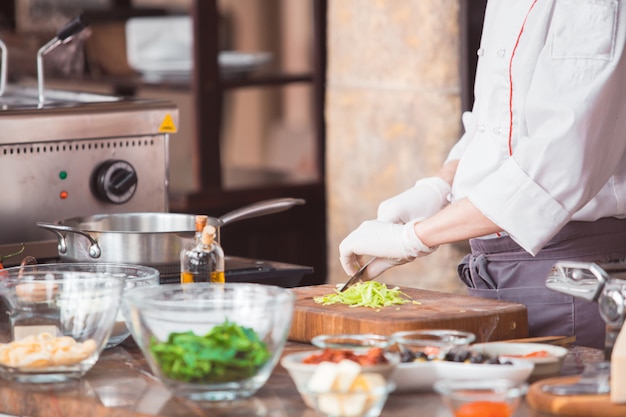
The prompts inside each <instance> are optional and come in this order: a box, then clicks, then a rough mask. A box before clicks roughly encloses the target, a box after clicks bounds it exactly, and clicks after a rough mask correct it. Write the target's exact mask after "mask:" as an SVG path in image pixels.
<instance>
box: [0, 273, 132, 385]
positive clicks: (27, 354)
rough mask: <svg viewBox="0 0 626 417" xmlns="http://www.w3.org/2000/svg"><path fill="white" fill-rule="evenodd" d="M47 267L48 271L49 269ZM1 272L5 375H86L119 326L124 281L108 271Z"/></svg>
mask: <svg viewBox="0 0 626 417" xmlns="http://www.w3.org/2000/svg"><path fill="white" fill-rule="evenodd" d="M43 269H45V270H43ZM43 269H42V270H34V269H30V268H9V269H5V270H0V298H1V300H2V303H3V304H4V306H3V310H4V311H5V312H6V316H5V315H2V316H3V317H8V322H5V323H2V325H1V326H0V342H1V343H0V376H1V377H2V378H4V379H7V380H11V381H18V382H25V383H58V382H65V381H68V380H73V379H77V378H80V377H82V376H83V375H84V374H85V373H86V372H87V371H88V370H89V369H91V367H92V366H93V365H94V364H95V363H96V361H97V360H98V358H99V356H100V353H101V352H102V350H103V349H104V347H105V345H106V343H107V340H108V338H109V335H110V334H111V331H112V329H113V324H114V321H115V317H116V314H117V311H118V308H119V305H120V299H121V295H122V291H123V289H124V280H123V278H121V277H118V276H113V275H111V274H107V273H104V272H88V271H70V270H55V269H54V268H43Z"/></svg>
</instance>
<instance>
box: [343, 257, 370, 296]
mask: <svg viewBox="0 0 626 417" xmlns="http://www.w3.org/2000/svg"><path fill="white" fill-rule="evenodd" d="M374 259H376V257H373V258H372V259H370V260H369V261H367V262H366V263H365V265H363V266H362V267H361V268H360V269H359V270H358V271H356V273H355V274H354V275H352V276H351V277H350V279H349V280H348V282H346V283H345V284H344V286H343V287H341V289H340V290H339V292H344V291H345V290H347V289H348V288H350V287H351V286H353V285H354V284H356V283H357V282H359V281H363V279H362V278H361V277H362V276H363V273H364V272H365V270H366V269H367V267H368V266H369V265H370V264H371V263H372V261H373V260H374ZM371 280H372V278H369V279H366V280H365V281H371Z"/></svg>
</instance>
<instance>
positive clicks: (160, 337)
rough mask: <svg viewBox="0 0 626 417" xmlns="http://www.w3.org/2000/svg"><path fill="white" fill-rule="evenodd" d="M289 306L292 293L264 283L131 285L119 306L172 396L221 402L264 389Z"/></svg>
mask: <svg viewBox="0 0 626 417" xmlns="http://www.w3.org/2000/svg"><path fill="white" fill-rule="evenodd" d="M294 303H295V296H294V294H293V292H292V291H290V290H288V289H285V288H279V287H275V286H271V285H261V284H245V283H226V284H214V283H191V284H167V285H160V286H157V287H148V288H133V289H130V290H127V291H125V292H124V297H123V303H122V306H123V311H124V317H125V318H126V323H127V324H128V326H129V328H130V331H131V334H132V336H133V338H134V340H135V342H136V343H137V345H138V346H139V347H140V348H141V351H142V353H143V355H144V356H145V358H146V360H147V362H148V365H149V366H150V369H151V370H152V372H153V373H154V375H155V376H156V377H157V378H159V379H160V380H161V381H162V382H163V384H164V385H165V386H166V387H167V388H168V389H169V390H170V391H171V392H172V394H174V395H176V396H180V397H183V398H187V399H190V400H193V401H225V400H234V399H239V398H246V397H250V396H251V395H253V394H254V393H256V391H257V390H258V389H259V388H261V387H262V386H263V385H264V384H265V382H266V381H267V379H268V378H269V376H270V374H271V372H272V370H273V369H274V366H275V365H276V363H277V362H278V359H279V357H280V355H281V353H282V350H283V348H284V345H285V342H286V340H287V335H288V334H289V329H290V327H291V320H292V316H293V308H294Z"/></svg>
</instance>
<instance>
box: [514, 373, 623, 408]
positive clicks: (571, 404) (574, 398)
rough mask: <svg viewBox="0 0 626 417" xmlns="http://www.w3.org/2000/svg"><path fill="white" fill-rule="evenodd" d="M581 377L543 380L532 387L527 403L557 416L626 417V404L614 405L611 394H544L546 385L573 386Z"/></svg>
mask: <svg viewBox="0 0 626 417" xmlns="http://www.w3.org/2000/svg"><path fill="white" fill-rule="evenodd" d="M579 378H580V377H579V376H564V377H557V378H549V379H542V380H541V381H537V382H535V383H534V384H532V385H531V386H530V388H529V389H528V393H527V394H526V401H527V402H528V404H529V405H530V406H531V407H532V408H534V409H535V410H539V411H542V412H546V413H549V414H552V415H555V416H569V417H624V416H626V404H613V403H612V402H611V400H610V398H609V394H603V395H553V394H550V393H547V392H543V391H542V389H541V387H542V386H543V385H545V384H573V383H575V382H576V381H578V379H579Z"/></svg>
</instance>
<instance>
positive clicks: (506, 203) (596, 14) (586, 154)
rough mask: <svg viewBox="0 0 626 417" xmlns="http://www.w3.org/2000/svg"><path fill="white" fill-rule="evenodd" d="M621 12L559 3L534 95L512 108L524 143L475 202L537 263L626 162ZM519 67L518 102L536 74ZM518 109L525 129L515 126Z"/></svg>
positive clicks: (515, 140)
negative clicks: (524, 77) (523, 78)
mask: <svg viewBox="0 0 626 417" xmlns="http://www.w3.org/2000/svg"><path fill="white" fill-rule="evenodd" d="M621 6H624V4H622V2H619V4H618V2H611V1H607V2H557V3H556V6H555V10H554V14H553V19H552V24H551V28H550V30H549V32H548V37H547V39H546V44H545V47H544V48H543V49H542V50H541V52H540V53H539V55H538V60H537V62H536V65H535V68H534V70H533V71H534V73H533V77H532V80H531V83H530V85H528V90H527V91H528V93H527V94H526V95H523V96H520V95H518V96H517V99H518V101H514V102H513V123H524V124H525V126H523V127H524V128H523V129H518V130H517V131H518V132H523V136H521V137H520V135H518V136H517V137H516V136H513V137H512V144H511V145H512V149H513V152H512V155H511V157H510V158H509V159H508V160H506V161H505V162H504V163H503V164H502V165H501V166H500V167H499V169H497V170H496V171H495V172H493V173H491V174H490V175H488V176H487V177H486V178H485V179H484V180H483V181H481V182H480V183H479V184H478V185H477V186H476V187H475V188H474V189H473V190H472V191H471V192H470V193H469V195H468V197H469V198H470V200H471V201H472V202H473V204H475V205H476V206H477V208H478V209H479V210H481V212H482V213H483V214H485V215H486V216H487V217H488V218H489V219H491V220H492V221H493V222H494V223H496V224H497V225H498V226H500V227H502V228H503V229H504V230H505V231H506V232H508V234H509V235H510V236H511V237H512V238H513V239H514V240H515V241H516V242H517V243H518V244H520V245H521V246H522V247H523V248H524V249H525V250H526V251H528V252H529V253H531V254H536V253H537V252H538V251H539V250H540V249H541V248H542V247H543V246H544V245H545V244H546V242H547V241H548V240H549V239H550V238H551V237H553V236H554V235H555V234H556V233H557V232H558V231H559V230H560V229H561V228H562V227H563V226H564V225H565V224H566V223H567V222H568V221H570V220H571V218H572V216H573V215H574V213H576V212H577V211H579V210H581V209H583V208H584V207H585V205H586V204H587V203H588V202H589V201H590V200H591V199H592V198H594V196H596V194H598V192H599V191H600V190H601V189H602V188H603V187H605V185H607V182H608V181H609V180H610V179H611V177H612V175H613V173H614V172H615V171H616V170H617V168H618V166H619V165H620V163H623V162H622V161H626V159H624V155H625V154H626V51H625V47H624V45H625V42H626V7H621ZM519 48H523V44H522V43H520V46H519ZM511 65H512V67H511V70H512V74H513V94H514V96H513V99H514V100H515V99H516V97H515V89H516V87H518V86H516V85H515V72H516V71H528V70H532V69H529V68H528V67H525V65H527V63H524V62H520V61H516V60H515V57H514V58H513V60H512V64H511ZM521 98H523V99H524V101H523V102H520V101H519V100H520V99H521ZM519 110H522V111H521V114H525V117H524V118H523V120H519V119H517V118H516V116H517V115H518V112H519ZM503 184H505V186H503ZM608 188H609V189H610V183H609V184H608Z"/></svg>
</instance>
